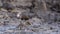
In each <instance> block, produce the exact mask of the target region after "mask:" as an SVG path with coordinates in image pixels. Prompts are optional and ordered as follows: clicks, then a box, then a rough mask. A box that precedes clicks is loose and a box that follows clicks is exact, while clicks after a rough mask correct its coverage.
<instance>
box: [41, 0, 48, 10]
mask: <svg viewBox="0 0 60 34" xmlns="http://www.w3.org/2000/svg"><path fill="white" fill-rule="evenodd" d="M42 3H43V8H44V11H47V7H46V3H45V1H44V0H42Z"/></svg>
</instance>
